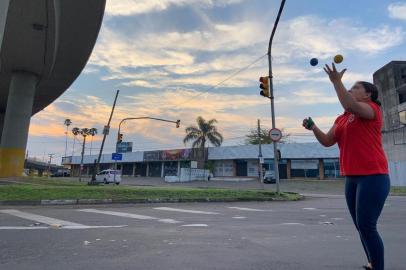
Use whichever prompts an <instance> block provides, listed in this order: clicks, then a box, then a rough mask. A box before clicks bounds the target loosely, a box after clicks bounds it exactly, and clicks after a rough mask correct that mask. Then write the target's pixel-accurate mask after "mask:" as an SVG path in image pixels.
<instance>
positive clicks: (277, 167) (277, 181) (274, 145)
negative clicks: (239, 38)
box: [268, 0, 286, 194]
mask: <svg viewBox="0 0 406 270" xmlns="http://www.w3.org/2000/svg"><path fill="white" fill-rule="evenodd" d="M285 2H286V0H282V2H281V6H280V7H279V12H278V16H277V17H276V21H275V24H274V26H273V29H272V33H271V38H270V39H269V45H268V64H269V95H270V100H271V115H272V128H275V108H274V107H275V105H274V96H273V82H272V78H273V76H272V54H271V49H272V41H273V37H274V35H275V31H276V28H277V27H278V23H279V19H280V17H281V14H282V10H283V7H284V6H285ZM273 153H274V172H275V178H276V192H277V193H278V194H279V192H280V183H279V182H280V181H279V164H278V157H277V155H278V148H277V143H276V142H273Z"/></svg>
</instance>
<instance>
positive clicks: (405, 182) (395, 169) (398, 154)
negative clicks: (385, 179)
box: [382, 133, 406, 186]
mask: <svg viewBox="0 0 406 270" xmlns="http://www.w3.org/2000/svg"><path fill="white" fill-rule="evenodd" d="M393 136H394V135H393V133H386V134H383V136H382V139H383V146H384V149H385V153H386V156H387V158H388V163H389V175H390V180H391V184H392V186H406V144H394V141H396V140H394V137H393ZM395 139H396V138H395Z"/></svg>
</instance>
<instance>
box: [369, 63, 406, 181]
mask: <svg viewBox="0 0 406 270" xmlns="http://www.w3.org/2000/svg"><path fill="white" fill-rule="evenodd" d="M373 77H374V84H375V85H376V86H377V87H378V91H379V99H380V101H381V102H382V107H381V108H382V112H383V129H382V141H383V146H384V148H385V152H386V154H387V157H388V162H389V173H390V178H391V183H392V185H395V186H406V61H392V62H390V63H388V64H387V65H385V66H383V67H382V68H380V69H379V70H377V71H376V72H375V73H374V75H373Z"/></svg>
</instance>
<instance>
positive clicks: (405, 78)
mask: <svg viewBox="0 0 406 270" xmlns="http://www.w3.org/2000/svg"><path fill="white" fill-rule="evenodd" d="M400 81H401V84H404V83H406V67H403V68H401V69H400Z"/></svg>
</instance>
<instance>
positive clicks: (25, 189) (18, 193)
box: [0, 178, 300, 201]
mask: <svg viewBox="0 0 406 270" xmlns="http://www.w3.org/2000/svg"><path fill="white" fill-rule="evenodd" d="M19 182H21V183H20V184H12V185H5V186H0V201H38V200H63V199H65V200H66V199H72V200H74V199H112V200H132V199H134V200H252V201H255V200H298V199H300V196H299V195H298V194H295V193H281V194H279V195H278V194H276V193H275V192H273V191H266V190H261V189H250V190H245V189H244V190H242V189H218V188H205V189H201V188H179V187H135V186H115V185H100V186H88V185H87V184H86V183H80V182H74V181H71V180H70V181H69V180H63V179H58V180H52V179H35V178H33V179H32V178H31V179H30V178H25V179H22V180H20V181H19Z"/></svg>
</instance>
